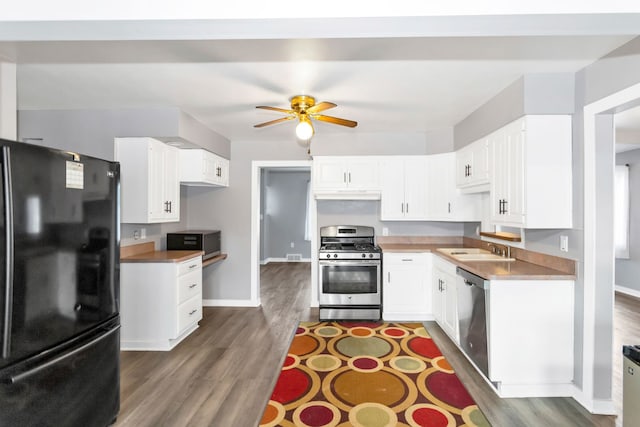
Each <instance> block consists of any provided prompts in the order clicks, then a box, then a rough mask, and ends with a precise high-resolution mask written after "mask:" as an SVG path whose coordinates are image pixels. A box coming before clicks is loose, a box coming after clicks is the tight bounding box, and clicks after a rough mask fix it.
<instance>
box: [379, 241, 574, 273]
mask: <svg viewBox="0 0 640 427" xmlns="http://www.w3.org/2000/svg"><path fill="white" fill-rule="evenodd" d="M378 245H379V246H380V248H381V249H382V252H383V253H384V252H400V253H402V252H432V253H434V254H436V255H438V256H440V257H441V258H443V259H446V260H447V261H449V262H451V263H452V264H455V265H457V266H458V267H462V268H464V269H465V270H467V271H469V272H471V273H473V274H477V275H478V276H480V277H482V278H484V279H487V280H575V278H576V276H575V274H569V273H566V272H564V271H560V270H556V269H553V268H549V267H545V266H543V265H539V264H534V263H531V262H525V261H521V260H519V259H516V260H515V261H467V262H461V261H458V260H456V259H455V258H453V257H450V256H448V255H446V254H444V253H442V252H438V251H437V249H438V248H444V247H447V248H457V247H460V248H462V247H464V245H461V244H449V243H444V244H437V243H378ZM383 265H384V261H383Z"/></svg>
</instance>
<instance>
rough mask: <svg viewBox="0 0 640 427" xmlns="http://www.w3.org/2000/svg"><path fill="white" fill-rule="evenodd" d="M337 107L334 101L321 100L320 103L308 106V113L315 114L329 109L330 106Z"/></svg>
mask: <svg viewBox="0 0 640 427" xmlns="http://www.w3.org/2000/svg"><path fill="white" fill-rule="evenodd" d="M335 107H337V105H336V104H334V103H333V102H326V101H323V102H320V103H319V104H316V105H314V106H313V107H309V108H307V114H314V113H319V112H321V111H324V110H328V109H329V108H335Z"/></svg>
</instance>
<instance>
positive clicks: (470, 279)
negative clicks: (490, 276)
mask: <svg viewBox="0 0 640 427" xmlns="http://www.w3.org/2000/svg"><path fill="white" fill-rule="evenodd" d="M456 274H457V275H458V276H459V277H460V278H461V279H462V280H463V282H464V284H465V285H467V286H476V287H478V288H480V289H484V290H487V289H489V281H488V280H486V279H485V278H484V277H480V276H478V275H476V274H473V273H471V272H469V271H467V270H465V269H463V268H460V267H457V268H456Z"/></svg>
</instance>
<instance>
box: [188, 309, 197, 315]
mask: <svg viewBox="0 0 640 427" xmlns="http://www.w3.org/2000/svg"><path fill="white" fill-rule="evenodd" d="M197 312H198V309H197V308H194V309H193V310H191V311H190V312H189V316H193V315H194V314H196V313H197Z"/></svg>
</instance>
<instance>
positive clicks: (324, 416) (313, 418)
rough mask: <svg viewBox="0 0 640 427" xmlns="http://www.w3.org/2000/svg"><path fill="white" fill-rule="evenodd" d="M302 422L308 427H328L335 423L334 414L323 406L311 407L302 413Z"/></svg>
mask: <svg viewBox="0 0 640 427" xmlns="http://www.w3.org/2000/svg"><path fill="white" fill-rule="evenodd" d="M300 420H301V421H302V422H303V423H305V425H308V426H314V427H315V426H318V427H319V426H326V425H327V424H329V423H330V422H331V421H333V412H332V411H331V409H329V408H327V407H325V406H322V405H314V406H309V407H307V408H304V409H303V410H302V412H300Z"/></svg>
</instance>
